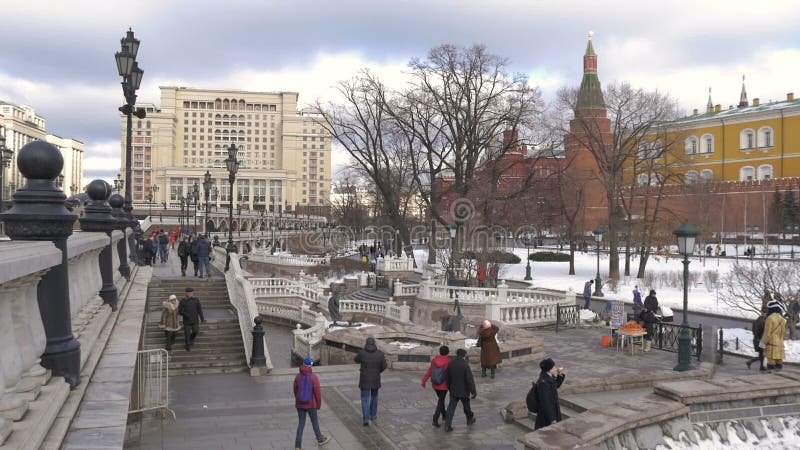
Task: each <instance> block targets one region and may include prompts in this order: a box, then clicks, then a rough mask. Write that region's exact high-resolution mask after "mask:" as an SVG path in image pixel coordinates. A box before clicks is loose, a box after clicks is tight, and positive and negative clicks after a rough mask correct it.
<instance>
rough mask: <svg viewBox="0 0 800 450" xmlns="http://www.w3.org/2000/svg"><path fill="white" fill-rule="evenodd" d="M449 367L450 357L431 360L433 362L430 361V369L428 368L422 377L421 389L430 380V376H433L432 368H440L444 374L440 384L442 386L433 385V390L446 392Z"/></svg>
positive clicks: (440, 356) (438, 357)
mask: <svg viewBox="0 0 800 450" xmlns="http://www.w3.org/2000/svg"><path fill="white" fill-rule="evenodd" d="M449 366H450V357H449V356H442V355H439V356H437V357H436V358H433V361H431V365H430V367H428V371H427V372H425V376H424V377H422V387H425V383H427V382H428V380H429V379H430V378H431V375H432V374H433V368H434V367H441V368H442V369H444V373H445V378H444V381H443V382H442V384H434V385H433V388H434V389H435V390H437V391H446V390H447V367H449Z"/></svg>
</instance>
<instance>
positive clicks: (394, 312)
mask: <svg viewBox="0 0 800 450" xmlns="http://www.w3.org/2000/svg"><path fill="white" fill-rule="evenodd" d="M327 308H328V306H327V304H325V306H324V308H323V309H324V310H325V311H327ZM339 314H341V316H342V317H343V318H346V317H347V316H349V315H351V314H365V315H369V316H377V317H382V318H386V319H389V320H391V321H393V322H400V323H409V322H410V321H411V307H410V306H408V305H406V303H405V302H403V304H402V305H398V304H397V303H395V302H394V301H392V300H391V299H390V300H389V301H388V302H375V301H370V300H350V299H346V300H339Z"/></svg>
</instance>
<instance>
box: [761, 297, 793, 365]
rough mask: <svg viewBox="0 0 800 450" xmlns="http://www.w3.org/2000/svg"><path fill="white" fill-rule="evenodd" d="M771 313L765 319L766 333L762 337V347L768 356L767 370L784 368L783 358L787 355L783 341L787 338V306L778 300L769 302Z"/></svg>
mask: <svg viewBox="0 0 800 450" xmlns="http://www.w3.org/2000/svg"><path fill="white" fill-rule="evenodd" d="M767 309H768V311H769V315H768V316H767V320H766V321H764V335H763V336H762V337H761V342H760V343H759V345H760V347H761V348H763V349H764V357H766V358H767V370H781V369H783V358H785V357H786V354H785V353H784V349H783V341H784V340H785V339H786V319H784V318H783V316H784V314H786V308H785V307H784V306H783V304H782V303H781V302H779V301H777V300H773V301H771V302H769V303H768V304H767Z"/></svg>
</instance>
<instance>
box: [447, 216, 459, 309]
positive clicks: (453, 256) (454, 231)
mask: <svg viewBox="0 0 800 450" xmlns="http://www.w3.org/2000/svg"><path fill="white" fill-rule="evenodd" d="M456 236H458V224H455V223H454V224H451V225H450V280H449V282H450V284H451V285H454V284H455V281H456ZM451 296H452V293H451Z"/></svg>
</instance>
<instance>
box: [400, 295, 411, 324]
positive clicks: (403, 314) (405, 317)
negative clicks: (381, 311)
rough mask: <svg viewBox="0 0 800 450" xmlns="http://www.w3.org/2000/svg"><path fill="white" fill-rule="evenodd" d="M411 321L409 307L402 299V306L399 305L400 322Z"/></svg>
mask: <svg viewBox="0 0 800 450" xmlns="http://www.w3.org/2000/svg"><path fill="white" fill-rule="evenodd" d="M410 321H411V307H410V306H408V305H407V304H406V302H405V300H404V301H403V306H401V307H400V322H402V323H408V322H410Z"/></svg>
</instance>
